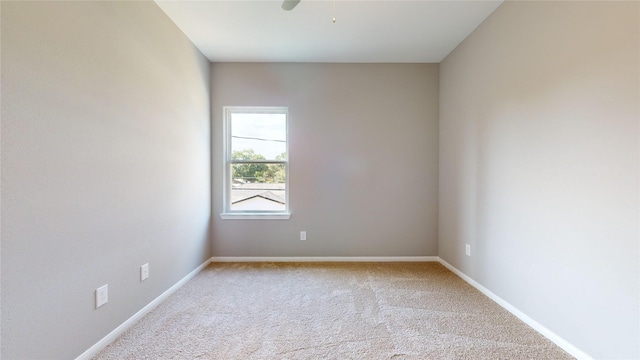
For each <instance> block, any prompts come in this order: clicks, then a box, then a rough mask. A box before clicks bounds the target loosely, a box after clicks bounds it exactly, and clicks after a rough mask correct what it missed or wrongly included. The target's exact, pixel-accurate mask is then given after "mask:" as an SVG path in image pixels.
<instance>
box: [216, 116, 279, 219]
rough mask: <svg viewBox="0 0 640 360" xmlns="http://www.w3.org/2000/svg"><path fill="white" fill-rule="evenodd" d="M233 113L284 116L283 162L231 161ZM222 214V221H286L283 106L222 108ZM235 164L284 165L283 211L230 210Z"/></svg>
mask: <svg viewBox="0 0 640 360" xmlns="http://www.w3.org/2000/svg"><path fill="white" fill-rule="evenodd" d="M233 113H243V114H247V113H255V114H285V131H286V155H287V156H286V158H285V159H284V160H250V161H247V160H241V161H238V160H232V159H231V154H232V150H231V130H232V129H231V115H232V114H233ZM223 120H224V121H223V134H224V138H223V147H224V150H223V156H224V158H223V164H224V165H223V166H224V171H223V173H224V178H223V199H224V200H223V201H224V205H223V213H222V214H220V218H222V219H238V220H251V219H259V220H288V219H289V218H290V217H291V213H290V212H289V109H288V108H287V107H285V106H225V107H223ZM237 163H257V164H284V169H285V209H284V210H263V211H258V210H253V211H247V210H231V183H232V180H231V174H232V171H231V165H232V164H237Z"/></svg>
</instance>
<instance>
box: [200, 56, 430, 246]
mask: <svg viewBox="0 0 640 360" xmlns="http://www.w3.org/2000/svg"><path fill="white" fill-rule="evenodd" d="M211 69H212V70H211V79H212V80H211V84H212V108H211V109H212V119H213V125H212V133H213V140H212V141H213V190H212V192H213V199H214V201H213V237H212V246H213V251H212V254H213V255H214V256H427V255H437V251H438V244H437V199H438V195H437V191H438V186H437V171H438V168H437V167H438V165H437V163H438V155H437V154H438V65H437V64H282V63H281V64H230V63H215V64H212V67H211ZM227 105H228V106H233V105H235V106H240V105H245V106H288V107H289V139H290V143H289V152H290V172H289V176H290V191H291V192H290V209H291V213H292V215H291V219H290V220H288V221H287V220H221V219H220V217H219V214H220V213H221V212H222V176H223V174H222V135H223V134H222V120H223V119H222V107H223V106H227ZM300 230H306V231H307V241H300V240H299V231H300Z"/></svg>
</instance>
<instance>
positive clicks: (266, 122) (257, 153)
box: [231, 113, 287, 160]
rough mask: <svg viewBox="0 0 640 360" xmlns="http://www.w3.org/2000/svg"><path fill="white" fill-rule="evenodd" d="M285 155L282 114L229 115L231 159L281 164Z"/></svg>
mask: <svg viewBox="0 0 640 360" xmlns="http://www.w3.org/2000/svg"><path fill="white" fill-rule="evenodd" d="M286 151H287V116H286V114H255V113H232V114H231V158H232V159H234V160H284V159H286Z"/></svg>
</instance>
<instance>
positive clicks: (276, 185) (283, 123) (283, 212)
mask: <svg viewBox="0 0 640 360" xmlns="http://www.w3.org/2000/svg"><path fill="white" fill-rule="evenodd" d="M224 135H225V146H224V166H225V170H224V172H225V174H224V175H225V177H224V180H225V181H224V202H225V203H224V213H223V214H221V217H222V218H223V219H288V218H289V216H290V214H289V191H288V190H289V189H288V165H289V161H288V159H289V155H288V147H287V108H285V107H225V108H224Z"/></svg>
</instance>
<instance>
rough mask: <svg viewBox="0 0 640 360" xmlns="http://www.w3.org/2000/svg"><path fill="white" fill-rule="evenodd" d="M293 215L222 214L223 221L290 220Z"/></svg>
mask: <svg viewBox="0 0 640 360" xmlns="http://www.w3.org/2000/svg"><path fill="white" fill-rule="evenodd" d="M290 217H291V213H271V214H266V213H222V214H220V218H221V219H223V220H289V218H290Z"/></svg>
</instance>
